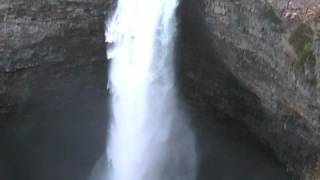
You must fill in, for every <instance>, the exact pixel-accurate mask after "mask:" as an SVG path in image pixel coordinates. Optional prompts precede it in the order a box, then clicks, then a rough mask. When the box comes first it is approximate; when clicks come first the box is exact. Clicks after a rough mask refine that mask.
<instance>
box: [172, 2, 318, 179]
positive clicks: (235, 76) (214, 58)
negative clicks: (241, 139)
mask: <svg viewBox="0 0 320 180" xmlns="http://www.w3.org/2000/svg"><path fill="white" fill-rule="evenodd" d="M287 3H288V2H287V1H285V0H283V1H262V0H261V1H260V0H259V1H253V0H252V1H251V0H244V1H231V0H230V1H220V0H200V1H192V0H184V1H183V2H182V5H181V9H180V11H181V12H180V15H181V22H180V26H181V33H182V34H181V37H180V41H182V43H180V45H179V47H178V48H179V49H180V52H179V54H182V55H180V57H179V59H180V60H179V62H178V67H181V69H180V70H179V71H178V77H179V79H180V83H181V91H182V92H183V94H184V95H183V97H184V99H186V101H187V103H188V104H191V106H192V107H194V108H195V109H196V110H195V111H199V109H200V110H201V109H202V111H200V112H202V114H201V115H200V116H204V117H203V118H202V119H206V120H204V121H205V122H206V123H207V126H208V125H210V122H208V121H210V120H211V121H212V123H211V125H213V124H214V122H213V121H215V119H220V121H222V122H224V123H225V124H229V125H230V124H231V126H232V125H233V126H237V127H241V126H245V127H246V128H247V129H249V130H250V132H251V133H252V134H251V135H248V136H254V137H256V138H258V139H259V141H260V142H262V143H263V144H264V145H265V148H267V149H269V150H268V151H269V152H272V153H273V154H274V155H275V156H276V157H277V159H279V160H280V162H282V163H284V164H286V167H287V171H288V172H290V174H292V175H293V176H294V177H295V178H297V179H319V178H320V177H319V155H320V149H319V148H320V144H319V142H320V141H319V138H320V137H319V107H320V105H319V86H318V81H319V77H318V71H319V68H318V64H319V62H318V60H319V57H318V54H319V50H318V49H319V40H318V39H317V38H318V36H317V33H318V32H317V30H316V29H315V27H314V25H315V23H314V22H308V23H306V24H303V23H302V22H301V21H300V20H299V19H296V20H288V19H286V18H284V17H283V13H284V12H285V7H286V4H287ZM281 13H282V14H281ZM301 26H302V27H306V28H303V29H310V32H309V30H308V31H307V32H308V33H311V34H308V36H307V37H310V40H309V41H310V42H308V43H310V44H311V45H312V46H311V48H312V49H311V50H312V51H311V52H312V54H313V58H306V57H301V56H299V53H301V52H296V51H295V50H297V49H295V44H294V43H292V40H291V39H295V38H296V39H299V38H301V37H300V36H302V38H305V37H306V36H305V35H304V33H306V32H304V31H302V32H301V30H300V29H301ZM297 32H298V33H297ZM296 36H297V37H296ZM304 43H305V42H304ZM309 52H310V51H309ZM217 112H220V114H222V115H223V116H224V117H221V115H220V116H219V115H218V114H219V113H217ZM198 119H201V118H200V117H198ZM198 121H199V120H198ZM196 123H202V122H196ZM242 123H243V124H242ZM237 124H238V125H237ZM240 134H245V133H244V132H240ZM270 179H272V178H270Z"/></svg>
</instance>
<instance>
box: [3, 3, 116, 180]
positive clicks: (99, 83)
mask: <svg viewBox="0 0 320 180" xmlns="http://www.w3.org/2000/svg"><path fill="white" fill-rule="evenodd" d="M110 6H111V1H108V0H1V1H0V20H1V21H0V122H1V125H0V141H1V144H2V145H1V146H2V148H1V150H0V159H2V161H1V162H0V178H1V179H17V180H18V179H23V180H28V179H32V180H43V179H47V180H50V179H60V180H64V179H65V180H71V179H77V180H80V179H87V178H88V176H89V173H90V171H91V168H92V167H93V166H94V163H95V161H96V160H97V159H98V156H99V155H100V154H101V153H102V151H103V150H104V147H105V138H104V137H105V129H106V124H107V123H106V119H107V118H106V114H107V112H106V109H107V107H106V106H107V103H106V91H105V89H106V69H107V64H106V61H105V59H106V58H105V54H106V51H105V43H104V21H105V17H106V15H107V14H108V11H107V10H108V9H109V8H110Z"/></svg>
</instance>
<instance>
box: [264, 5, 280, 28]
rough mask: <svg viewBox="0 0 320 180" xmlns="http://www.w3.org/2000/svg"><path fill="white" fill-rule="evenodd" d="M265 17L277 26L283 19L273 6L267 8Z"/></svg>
mask: <svg viewBox="0 0 320 180" xmlns="http://www.w3.org/2000/svg"><path fill="white" fill-rule="evenodd" d="M264 16H265V17H266V18H267V19H268V20H269V21H271V22H272V23H273V24H275V25H280V24H281V22H282V21H281V18H280V17H279V16H278V15H277V13H276V12H275V11H274V9H273V7H272V6H271V5H266V6H265V12H264Z"/></svg>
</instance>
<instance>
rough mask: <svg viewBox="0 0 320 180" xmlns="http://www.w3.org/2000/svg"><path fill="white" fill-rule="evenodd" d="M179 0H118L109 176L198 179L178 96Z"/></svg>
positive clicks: (113, 23) (116, 179)
mask: <svg viewBox="0 0 320 180" xmlns="http://www.w3.org/2000/svg"><path fill="white" fill-rule="evenodd" d="M177 6H178V0H119V1H118V5H117V9H116V12H115V14H114V16H113V17H112V18H111V20H110V21H109V22H108V24H107V26H108V27H107V31H106V41H107V42H108V43H109V44H112V46H110V48H109V49H108V58H109V59H112V63H111V70H110V75H109V86H110V89H111V97H112V100H111V101H112V105H111V109H112V110H111V125H110V130H109V134H108V136H109V137H108V139H109V140H108V146H107V152H106V156H107V158H108V162H109V166H108V167H107V168H105V171H106V172H107V173H106V174H107V177H105V179H108V180H193V179H195V168H196V167H195V166H196V157H195V147H194V137H193V134H192V132H191V131H190V129H189V128H188V125H187V121H186V120H185V119H186V118H185V115H184V113H183V111H182V110H181V108H180V106H179V103H178V101H177V98H176V90H175V77H174V67H173V64H174V63H173V56H174V47H175V45H174V43H175V34H176V18H175V10H176V8H177Z"/></svg>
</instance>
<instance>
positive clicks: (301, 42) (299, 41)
mask: <svg viewBox="0 0 320 180" xmlns="http://www.w3.org/2000/svg"><path fill="white" fill-rule="evenodd" d="M312 37H313V31H312V29H311V27H310V26H308V25H306V24H303V23H301V24H299V25H298V26H297V27H296V29H295V30H294V31H293V32H292V33H291V35H290V38H289V43H290V44H291V45H292V47H293V48H294V50H295V52H296V53H297V55H298V58H299V63H304V62H306V61H308V60H315V55H314V52H313V48H312Z"/></svg>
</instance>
